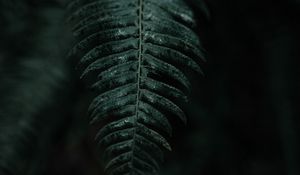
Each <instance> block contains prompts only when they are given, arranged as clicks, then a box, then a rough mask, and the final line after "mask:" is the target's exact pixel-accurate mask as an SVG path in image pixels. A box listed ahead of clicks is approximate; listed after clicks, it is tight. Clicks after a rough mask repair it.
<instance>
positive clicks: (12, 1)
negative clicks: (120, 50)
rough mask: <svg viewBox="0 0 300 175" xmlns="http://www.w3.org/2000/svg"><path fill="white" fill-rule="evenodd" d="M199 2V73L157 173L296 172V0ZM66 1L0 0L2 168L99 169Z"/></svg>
mask: <svg viewBox="0 0 300 175" xmlns="http://www.w3.org/2000/svg"><path fill="white" fill-rule="evenodd" d="M189 1H192V0H189ZM200 2H201V1H193V2H189V3H191V4H193V3H194V4H193V5H192V7H193V9H194V10H195V16H196V18H197V19H198V24H199V25H198V28H197V32H198V33H199V36H200V38H201V40H202V43H203V46H204V48H205V49H206V51H207V60H208V61H207V63H206V64H204V65H202V67H203V69H204V70H205V77H193V78H192V79H191V80H192V82H193V86H194V89H193V92H192V93H191V95H190V96H191V101H190V102H189V103H188V104H187V105H186V107H185V109H186V110H185V111H186V113H187V114H188V117H189V122H188V126H187V127H182V128H181V127H178V128H177V129H176V130H175V134H174V137H173V138H172V140H171V141H170V142H171V143H172V145H173V151H172V152H171V153H167V154H166V158H165V159H166V161H165V164H164V165H163V166H162V173H161V174H164V175H269V174H272V175H299V174H300V151H299V148H300V143H299V141H300V137H299V136H300V135H299V134H300V133H299V131H300V128H299V124H300V114H299V112H300V110H299V107H300V94H299V89H300V81H299V75H300V69H299V68H300V67H299V63H300V61H299V59H300V40H299V39H300V37H299V34H300V32H299V31H300V27H299V26H300V25H299V22H300V20H299V17H300V1H299V0H282V1H274V0H273V1H271V0H243V1H241V0H207V1H206V4H207V6H208V9H209V11H210V14H209V15H208V14H207V13H201V12H200V10H199V9H198V8H199V7H202V5H201V4H200ZM64 4H65V3H64V2H62V1H60V0H43V1H42V0H0V26H1V27H0V93H1V97H0V98H1V99H0V173H1V174H9V175H14V174H16V175H17V174H22V175H24V174H29V175H33V174H43V175H82V174H85V175H96V174H97V175H99V174H102V171H101V169H102V168H101V165H100V163H99V162H100V161H99V160H100V158H99V157H100V156H101V155H99V154H98V153H97V152H96V151H95V143H94V141H93V134H91V133H92V132H93V131H92V130H91V129H89V127H88V125H87V123H88V119H87V117H86V108H87V107H88V104H89V102H90V98H91V94H89V93H87V92H86V89H85V88H84V85H82V84H81V83H80V82H79V81H78V78H77V77H78V76H77V73H76V70H75V69H74V67H75V66H73V64H72V61H71V60H68V59H67V58H66V55H67V51H68V49H70V48H71V47H72V45H73V42H72V40H71V39H70V31H69V30H68V28H67V27H66V26H67V25H66V24H65V22H64V21H65V20H64V19H65V13H64ZM31 126H34V127H33V128H31Z"/></svg>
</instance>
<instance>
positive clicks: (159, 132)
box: [68, 0, 204, 174]
mask: <svg viewBox="0 0 300 175" xmlns="http://www.w3.org/2000/svg"><path fill="white" fill-rule="evenodd" d="M68 11H69V13H70V16H69V18H68V20H69V22H70V23H71V24H72V29H73V32H74V35H75V36H76V37H77V39H78V44H76V45H75V46H74V48H73V49H72V50H71V51H70V56H71V57H73V58H75V59H80V61H79V65H80V67H81V68H82V75H81V77H82V78H84V79H88V80H89V81H91V82H92V83H91V84H92V85H91V86H92V88H93V89H95V90H96V91H97V92H98V96H96V97H95V98H94V100H93V101H92V103H91V105H90V107H89V110H88V111H89V116H90V120H91V123H92V124H95V123H98V122H104V123H105V125H104V126H103V127H102V128H101V129H100V130H99V131H98V134H97V136H96V139H97V140H98V143H99V145H100V146H101V148H102V151H103V155H104V156H103V157H104V160H105V162H106V167H105V170H106V171H107V172H108V174H157V172H158V169H159V164H160V162H161V161H162V159H163V158H162V155H163V150H171V147H170V145H169V143H168V141H167V139H166V138H165V137H169V136H171V133H172V127H171V123H170V120H172V119H171V118H170V117H172V116H174V117H176V118H177V119H179V120H181V121H182V122H183V123H186V116H185V114H184V112H183V111H182V109H181V107H180V105H179V104H180V103H178V101H186V100H187V97H186V93H187V92H188V91H189V90H190V88H191V85H190V82H189V80H188V78H187V76H186V72H187V71H186V69H191V70H193V71H195V72H196V73H200V74H201V73H202V70H201V68H200V67H199V65H198V63H200V62H202V61H204V54H203V49H202V47H201V44H200V41H199V39H198V37H197V35H196V34H195V33H194V32H193V28H194V27H195V25H196V24H195V21H194V19H193V13H192V11H191V10H190V9H189V7H188V6H187V5H186V4H185V3H184V1H183V0H126V1H120V0H74V1H72V2H71V3H70V4H69V6H68Z"/></svg>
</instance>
